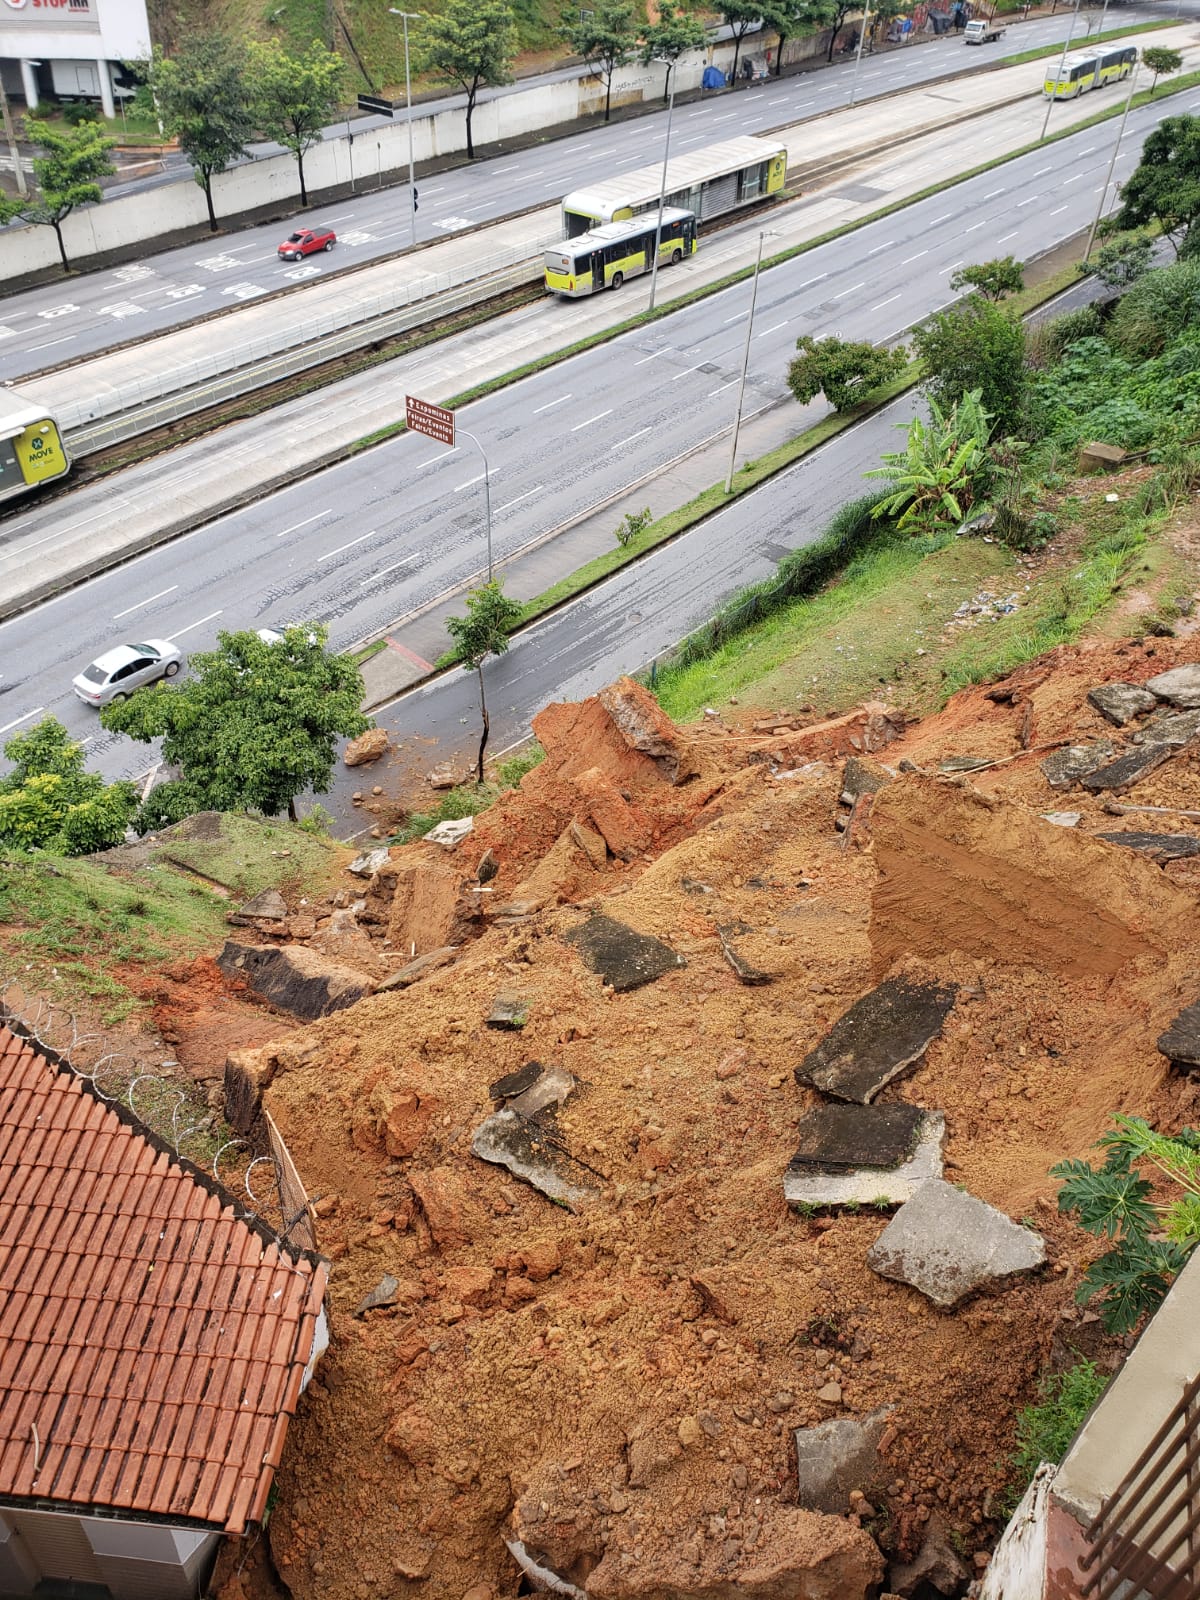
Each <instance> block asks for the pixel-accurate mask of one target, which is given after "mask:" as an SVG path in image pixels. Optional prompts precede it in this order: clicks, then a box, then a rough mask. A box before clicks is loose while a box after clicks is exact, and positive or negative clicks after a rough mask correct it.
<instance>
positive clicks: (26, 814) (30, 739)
mask: <svg viewBox="0 0 1200 1600" xmlns="http://www.w3.org/2000/svg"><path fill="white" fill-rule="evenodd" d="M4 754H5V756H6V758H7V759H8V760H9V761H10V762H11V763H12V771H11V772H10V773H9V774H8V776H7V777H5V778H0V844H4V845H7V846H9V847H10V848H17V849H23V850H49V851H50V852H52V853H53V854H55V855H64V856H79V855H88V854H90V853H91V852H92V851H94V850H108V849H110V848H111V847H112V846H113V845H118V844H120V843H121V840H122V839H123V838H124V837H125V829H126V828H127V827H128V826H129V824H130V822H131V821H132V820H133V814H134V812H135V811H136V810H137V793H136V791H135V790H134V787H133V785H132V784H131V783H111V784H106V783H105V782H104V779H103V778H101V777H100V776H99V774H98V773H95V772H85V771H84V770H83V746H82V745H81V744H79V743H77V742H76V741H75V740H74V739H72V738H71V736H70V734H69V733H68V732H67V730H66V729H65V728H64V727H63V725H62V723H61V722H59V721H58V720H57V718H55V717H44V718H43V719H42V721H41V722H39V723H36V724H35V725H34V726H33V727H32V728H30V729H29V731H28V732H27V733H20V734H17V735H15V736H14V737H13V738H11V739H10V740H9V741H8V743H7V744H6V745H5V746H4Z"/></svg>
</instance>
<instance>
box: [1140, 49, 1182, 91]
mask: <svg viewBox="0 0 1200 1600" xmlns="http://www.w3.org/2000/svg"><path fill="white" fill-rule="evenodd" d="M1142 60H1143V61H1144V62H1145V64H1146V66H1148V67H1149V68H1150V71H1151V72H1152V73H1153V74H1154V77H1153V79H1152V81H1151V84H1150V93H1151V95H1153V94H1154V91H1155V88H1156V87H1157V85H1158V80H1159V78H1160V77H1162V78H1166V77H1169V76H1170V75H1171V73H1172V72H1178V71H1179V69H1180V67H1181V66H1182V65H1183V56H1182V54H1181V53H1180V52H1179V51H1178V50H1168V49H1167V47H1166V46H1165V45H1157V44H1156V45H1151V46H1150V47H1149V48H1148V49H1146V50H1143V51H1142Z"/></svg>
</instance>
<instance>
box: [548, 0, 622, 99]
mask: <svg viewBox="0 0 1200 1600" xmlns="http://www.w3.org/2000/svg"><path fill="white" fill-rule="evenodd" d="M562 35H563V38H564V39H565V40H566V41H567V43H568V45H569V46H570V48H571V49H572V51H574V53H575V54H576V55H577V56H582V57H583V59H584V61H586V62H587V65H588V67H589V69H590V71H591V74H592V76H593V77H594V78H598V79H599V80H600V82H601V83H602V84H603V85H604V89H605V94H604V120H605V122H607V121H608V119H609V111H610V102H611V100H612V82H613V74H614V73H615V72H616V71H617V69H618V68H619V67H623V66H624V65H625V64H626V62H627V61H631V60H632V59H633V55H634V52H635V50H636V48H637V24H636V23H635V22H634V11H633V3H632V0H600V4H598V5H597V6H595V7H594V9H592V10H590V11H585V12H584V13H583V15H582V19H581V14H580V12H579V11H567V12H564V14H563V28H562Z"/></svg>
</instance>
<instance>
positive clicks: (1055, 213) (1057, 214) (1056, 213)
mask: <svg viewBox="0 0 1200 1600" xmlns="http://www.w3.org/2000/svg"><path fill="white" fill-rule="evenodd" d="M1066 209H1067V208H1066V206H1059V208H1058V210H1057V211H1052V212H1051V213H1050V215H1051V216H1052V217H1061V216H1062V214H1063V212H1064V211H1065V210H1066Z"/></svg>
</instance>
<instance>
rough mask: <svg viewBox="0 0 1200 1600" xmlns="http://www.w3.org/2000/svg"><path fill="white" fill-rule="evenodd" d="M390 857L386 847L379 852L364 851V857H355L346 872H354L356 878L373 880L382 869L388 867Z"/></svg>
mask: <svg viewBox="0 0 1200 1600" xmlns="http://www.w3.org/2000/svg"><path fill="white" fill-rule="evenodd" d="M390 855H391V852H390V851H389V850H388V848H387V846H386V845H384V846H383V847H382V848H381V849H379V850H364V851H363V853H362V855H360V856H355V858H354V860H353V861H352V862H351V863H350V865H349V866H348V867H347V868H346V871H347V872H352V873H353V874H354V876H355V877H356V878H372V877H374V875H375V874H376V873H377V872H378V871H379V869H380V867H383V866H386V865H387V862H388V860H389V858H390Z"/></svg>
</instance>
